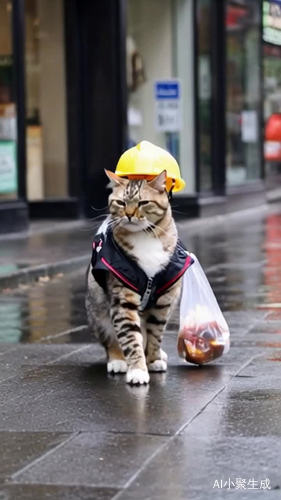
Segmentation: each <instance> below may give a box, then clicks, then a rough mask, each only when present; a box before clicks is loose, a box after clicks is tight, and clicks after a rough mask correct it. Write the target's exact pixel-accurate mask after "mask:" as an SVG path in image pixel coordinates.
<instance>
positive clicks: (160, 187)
mask: <svg viewBox="0 0 281 500" xmlns="http://www.w3.org/2000/svg"><path fill="white" fill-rule="evenodd" d="M166 179H167V171H166V170H163V172H161V174H159V175H157V177H154V179H152V181H149V182H148V184H149V186H150V187H152V188H153V189H157V191H159V192H160V193H164V191H165V189H166Z"/></svg>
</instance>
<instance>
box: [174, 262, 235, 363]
mask: <svg viewBox="0 0 281 500" xmlns="http://www.w3.org/2000/svg"><path fill="white" fill-rule="evenodd" d="M190 256H191V257H192V258H193V260H194V264H193V265H192V266H191V267H190V268H189V269H188V270H187V271H186V273H185V274H184V277H183V285H182V296H181V302H180V331H179V334H178V353H179V355H180V356H181V357H182V358H184V359H185V360H186V361H189V362H190V363H195V364H199V365H201V364H203V363H208V362H209V361H212V360H213V359H216V358H218V357H220V356H222V354H224V353H226V352H227V351H228V350H229V328H228V326H227V323H226V321H225V319H224V317H223V314H222V312H221V310H220V307H219V305H218V303H217V300H216V297H215V295H214V292H213V290H212V288H211V286H210V284H209V282H208V279H207V277H206V275H205V273H204V271H203V269H202V267H201V266H200V264H199V261H198V259H197V257H196V256H195V255H194V254H192V253H191V254H190Z"/></svg>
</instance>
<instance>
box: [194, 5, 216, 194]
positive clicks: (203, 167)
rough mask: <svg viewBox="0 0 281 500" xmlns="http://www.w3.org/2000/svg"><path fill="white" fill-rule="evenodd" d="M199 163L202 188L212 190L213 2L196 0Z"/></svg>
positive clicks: (201, 189) (202, 189)
mask: <svg viewBox="0 0 281 500" xmlns="http://www.w3.org/2000/svg"><path fill="white" fill-rule="evenodd" d="M196 20H197V82H198V88H197V100H198V108H197V109H198V146H199V151H198V164H199V176H200V191H203V192H204V191H207V192H209V191H212V189H213V182H212V128H213V122H212V2H211V0H197V2H196Z"/></svg>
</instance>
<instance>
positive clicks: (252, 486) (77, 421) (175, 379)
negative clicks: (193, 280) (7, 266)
mask: <svg viewBox="0 0 281 500" xmlns="http://www.w3.org/2000/svg"><path fill="white" fill-rule="evenodd" d="M179 228H180V232H181V236H182V238H183V240H184V243H185V244H186V245H187V247H188V248H189V249H190V250H192V251H193V252H194V253H196V254H197V256H198V258H199V259H200V261H201V263H202V265H203V267H204V268H205V269H206V270H207V271H208V277H209V279H210V282H211V284H212V286H213V288H214V291H215V293H216V296H217V298H218V300H219V302H220V304H221V306H222V308H223V310H224V312H225V316H226V318H227V320H228V322H229V325H230V329H231V338H232V345H231V349H230V352H229V353H228V354H227V355H226V356H225V357H223V358H221V359H220V360H218V361H216V362H214V363H212V364H210V365H208V366H205V367H202V368H198V367H196V366H192V365H187V364H185V363H184V362H183V361H182V360H180V359H179V358H178V356H177V353H176V337H177V314H175V316H174V318H172V321H171V322H170V325H169V328H168V331H167V334H166V337H165V342H164V348H165V349H166V350H167V352H168V354H169V370H168V372H167V374H152V376H151V383H150V385H149V387H129V386H127V385H126V384H125V382H124V377H122V376H115V377H112V376H107V375H106V370H105V361H104V355H103V350H102V349H101V348H100V347H99V346H98V345H96V344H92V343H90V340H91V339H90V336H89V332H88V329H87V326H86V318H85V312H84V307H83V300H84V274H85V265H86V264H85V265H84V263H83V261H82V259H84V260H85V263H86V261H87V259H88V258H89V255H90V244H91V233H90V232H88V230H87V231H86V230H84V228H83V226H81V227H73V228H68V229H65V230H62V229H61V230H60V231H59V232H57V233H52V232H46V231H45V233H44V234H43V233H42V234H38V232H37V233H36V232H35V233H34V234H33V235H31V236H30V238H29V239H28V240H25V239H24V238H21V241H22V246H21V247H19V244H20V243H19V242H20V239H16V238H12V239H6V240H3V241H1V243H0V245H1V262H2V264H3V263H4V261H5V262H7V261H8V260H9V262H10V263H11V264H13V263H15V262H16V263H19V262H20V261H21V259H22V261H21V262H22V263H23V264H24V263H25V264H28V266H27V267H29V268H33V267H36V266H39V265H46V264H48V263H51V264H52V263H56V262H58V260H59V261H61V262H62V261H63V260H64V258H67V259H71V258H72V257H76V258H78V257H79V258H81V262H80V264H79V265H78V264H77V266H76V269H73V270H72V271H71V272H67V273H65V272H64V271H63V272H62V271H61V270H60V271H59V269H58V268H57V270H56V272H55V273H53V274H54V276H53V277H51V278H50V277H49V275H48V273H46V274H45V276H43V275H42V276H41V278H40V279H38V281H36V282H34V283H31V284H28V283H27V282H26V283H25V284H21V285H20V286H19V287H18V288H13V289H6V290H3V292H2V295H1V296H0V406H1V418H0V442H1V455H0V499H1V500H2V499H3V500H8V499H9V500H14V499H15V500H18V499H21V500H22V499H23V500H47V499H50V498H51V499H52V500H53V499H55V500H64V499H65V500H99V499H100V500H109V499H114V500H117V499H122V500H125V499H126V500H131V499H137V500H147V499H152V500H160V499H161V500H163V499H164V500H168V499H169V500H170V499H175V500H186V499H189V500H193V499H196V500H201V499H202V500H205V499H206V500H207V499H209V498H218V499H225V498H228V496H229V497H231V498H232V497H233V496H234V497H235V498H239V500H240V499H242V500H243V499H248V498H253V496H252V495H253V494H254V493H253V490H256V492H255V493H256V494H257V495H258V496H259V498H260V497H261V498H270V499H271V500H275V499H277V498H280V491H279V490H280V488H281V474H280V461H281V451H280V450H281V423H280V422H281V420H280V414H281V389H280V386H281V367H280V361H281V207H280V206H277V205H276V206H275V207H274V206H271V207H270V209H269V210H268V211H265V210H260V211H248V212H244V213H243V214H241V213H240V214H235V215H233V216H228V217H225V218H224V217H216V218H214V219H212V220H209V221H206V220H205V221H198V223H197V222H196V221H195V222H188V223H185V222H181V223H180V224H179ZM2 243H4V247H3V246H2ZM3 248H4V250H3ZM55 252H56V253H55ZM8 258H9V259H8ZM82 264H83V265H82ZM269 487H270V488H271V490H270V491H269V489H268V488H269Z"/></svg>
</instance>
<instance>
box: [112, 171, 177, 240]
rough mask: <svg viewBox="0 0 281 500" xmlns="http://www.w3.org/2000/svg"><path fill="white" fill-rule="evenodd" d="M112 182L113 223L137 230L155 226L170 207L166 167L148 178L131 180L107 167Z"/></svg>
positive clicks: (130, 229) (132, 230)
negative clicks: (152, 177) (148, 179)
mask: <svg viewBox="0 0 281 500" xmlns="http://www.w3.org/2000/svg"><path fill="white" fill-rule="evenodd" d="M105 172H106V175H107V176H108V178H109V179H110V181H111V184H112V193H111V194H110V196H109V198H108V207H109V212H110V214H111V216H112V219H114V226H115V227H116V226H117V225H120V226H121V227H124V228H126V229H127V230H128V231H131V232H137V231H142V230H144V229H148V228H151V227H155V226H156V225H157V224H158V223H159V222H160V221H161V220H162V219H163V217H164V216H165V215H166V212H167V210H168V209H169V207H170V204H169V199H168V194H167V191H166V177H167V173H166V170H163V172H161V174H159V175H158V176H157V177H154V179H152V180H151V181H147V180H144V179H143V180H128V179H125V178H123V177H119V176H118V175H116V174H114V173H113V172H110V171H109V170H106V171H105Z"/></svg>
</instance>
